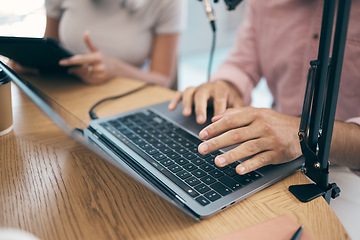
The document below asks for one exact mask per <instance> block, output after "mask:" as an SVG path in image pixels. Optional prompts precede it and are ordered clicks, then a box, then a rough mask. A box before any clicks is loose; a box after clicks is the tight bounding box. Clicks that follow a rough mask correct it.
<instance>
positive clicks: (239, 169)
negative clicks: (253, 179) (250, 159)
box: [236, 166, 245, 173]
mask: <svg viewBox="0 0 360 240" xmlns="http://www.w3.org/2000/svg"><path fill="white" fill-rule="evenodd" d="M236 169H237V170H238V172H239V173H244V172H245V168H244V167H243V166H240V167H237V168H236Z"/></svg>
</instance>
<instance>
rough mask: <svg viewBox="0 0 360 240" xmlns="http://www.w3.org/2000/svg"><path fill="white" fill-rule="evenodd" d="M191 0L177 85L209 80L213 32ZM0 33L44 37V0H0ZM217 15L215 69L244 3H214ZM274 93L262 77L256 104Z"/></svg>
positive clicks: (182, 86)
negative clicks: (229, 7)
mask: <svg viewBox="0 0 360 240" xmlns="http://www.w3.org/2000/svg"><path fill="white" fill-rule="evenodd" d="M184 1H188V14H187V27H186V30H185V31H184V33H183V34H182V38H181V43H180V49H179V63H178V89H179V90H184V89H185V88H186V87H189V86H197V85H200V84H201V83H204V82H205V81H206V77H207V68H208V63H209V55H210V48H211V41H212V32H211V29H210V25H209V23H208V22H207V19H206V16H205V10H204V7H203V5H202V3H201V2H200V1H197V0H184ZM0 6H1V9H0V35H1V36H23V37H42V36H43V35H44V29H45V21H46V15H45V14H46V13H45V7H44V0H31V1H28V0H11V1H9V0H0ZM214 8H215V14H216V17H217V23H216V24H217V33H216V34H217V36H216V38H217V39H216V49H215V54H214V60H213V64H212V72H214V71H215V70H216V69H217V68H218V66H219V65H220V64H221V62H222V61H223V60H224V59H225V57H226V56H227V54H228V52H229V50H230V48H231V46H232V44H233V43H234V41H235V38H236V34H237V29H238V27H239V25H240V23H241V20H242V16H243V11H244V6H243V4H240V5H239V6H238V7H237V9H236V10H235V11H227V10H226V7H225V4H224V3H223V2H222V1H219V3H217V4H215V5H214ZM271 104H272V96H271V94H270V93H269V92H268V89H267V86H266V83H265V81H261V82H260V84H259V85H258V87H257V89H256V90H255V92H254V94H253V103H252V105H253V106H256V107H271Z"/></svg>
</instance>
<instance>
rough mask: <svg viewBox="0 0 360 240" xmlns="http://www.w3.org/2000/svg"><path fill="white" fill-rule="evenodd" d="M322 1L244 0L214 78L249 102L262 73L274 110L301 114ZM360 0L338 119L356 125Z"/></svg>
mask: <svg viewBox="0 0 360 240" xmlns="http://www.w3.org/2000/svg"><path fill="white" fill-rule="evenodd" d="M323 1H324V0H266V1H264V0H248V1H246V2H245V4H246V5H247V6H246V16H245V19H244V22H243V24H242V26H241V27H240V29H239V33H238V38H237V43H236V44H235V46H234V47H233V49H232V51H231V52H230V54H229V56H228V57H227V59H226V60H225V62H224V63H223V64H222V65H221V66H220V68H219V70H218V71H217V72H216V73H215V74H214V75H213V76H212V81H214V80H217V79H224V80H228V81H230V82H232V83H233V84H234V85H235V86H236V87H238V89H239V91H240V92H241V93H242V95H243V98H244V101H245V104H246V105H249V104H250V103H251V91H252V89H253V88H254V87H255V86H256V84H257V83H258V82H259V81H260V78H261V77H265V78H266V80H267V83H268V86H269V89H270V91H271V93H272V95H273V97H274V109H275V110H277V111H278V112H281V113H285V114H289V115H294V116H295V115H300V114H301V111H302V105H303V99H304V94H305V87H306V81H307V74H308V69H309V67H310V60H316V59H317V54H318V47H319V35H320V29H321V20H322V11H323V4H324V2H323ZM359 23H360V0H353V1H352V7H351V14H350V23H349V29H348V35H347V42H346V48H345V56H344V64H343V70H342V79H341V84H340V90H339V98H338V105H337V111H336V120H340V121H349V122H355V123H358V124H360V27H359Z"/></svg>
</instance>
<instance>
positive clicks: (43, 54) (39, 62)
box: [0, 36, 73, 72]
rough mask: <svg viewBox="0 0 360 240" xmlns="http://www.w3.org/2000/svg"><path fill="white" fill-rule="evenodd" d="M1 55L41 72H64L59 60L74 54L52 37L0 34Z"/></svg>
mask: <svg viewBox="0 0 360 240" xmlns="http://www.w3.org/2000/svg"><path fill="white" fill-rule="evenodd" d="M0 55H3V56H6V57H8V58H10V59H12V60H14V61H15V62H18V63H20V64H21V65H23V66H26V67H33V68H37V69H39V70H40V71H41V72H63V71H65V70H66V69H67V67H62V66H60V65H59V60H61V59H63V58H68V57H71V56H73V54H72V53H70V52H69V51H68V50H66V49H65V48H63V47H62V46H61V45H60V44H59V43H58V42H57V41H56V40H55V39H52V38H30V37H4V36H0Z"/></svg>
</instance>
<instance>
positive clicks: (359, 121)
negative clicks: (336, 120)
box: [345, 117, 360, 125]
mask: <svg viewBox="0 0 360 240" xmlns="http://www.w3.org/2000/svg"><path fill="white" fill-rule="evenodd" d="M345 122H347V123H356V124H357V125H360V117H354V118H350V119H348V120H346V121H345Z"/></svg>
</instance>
